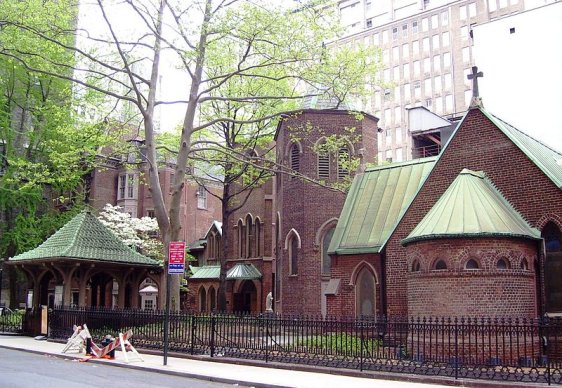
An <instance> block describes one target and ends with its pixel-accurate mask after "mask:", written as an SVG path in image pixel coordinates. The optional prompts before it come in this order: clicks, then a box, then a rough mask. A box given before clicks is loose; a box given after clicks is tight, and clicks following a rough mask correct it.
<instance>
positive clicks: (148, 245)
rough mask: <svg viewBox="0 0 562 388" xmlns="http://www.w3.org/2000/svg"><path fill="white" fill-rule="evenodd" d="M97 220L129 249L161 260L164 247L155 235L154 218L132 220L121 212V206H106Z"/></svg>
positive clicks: (127, 214) (155, 225) (156, 225)
mask: <svg viewBox="0 0 562 388" xmlns="http://www.w3.org/2000/svg"><path fill="white" fill-rule="evenodd" d="M98 219H99V220H100V221H101V223H102V224H104V225H105V226H107V227H108V228H109V229H110V230H111V231H112V232H113V233H115V235H116V236H117V237H118V238H119V239H120V240H121V241H123V242H124V243H125V244H126V245H128V246H130V247H131V248H134V249H137V250H139V251H140V252H141V253H142V254H144V255H147V256H150V257H154V258H156V259H160V260H163V256H164V255H163V253H164V246H163V244H162V241H160V239H158V238H156V237H155V235H156V234H157V233H158V230H159V229H158V222H157V221H156V219H155V218H151V217H142V218H134V217H131V215H130V214H129V213H125V212H123V208H122V207H121V206H113V205H111V204H109V203H108V204H106V205H105V206H104V208H103V211H101V212H100V214H99V216H98Z"/></svg>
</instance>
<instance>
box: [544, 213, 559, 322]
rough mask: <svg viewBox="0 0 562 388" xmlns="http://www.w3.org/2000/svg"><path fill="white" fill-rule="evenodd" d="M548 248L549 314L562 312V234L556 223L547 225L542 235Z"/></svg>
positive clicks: (546, 289) (546, 287)
mask: <svg viewBox="0 0 562 388" xmlns="http://www.w3.org/2000/svg"><path fill="white" fill-rule="evenodd" d="M541 236H542V238H543V239H544V244H545V248H546V255H545V256H546V260H545V268H544V280H545V281H544V283H545V294H546V308H547V312H549V313H560V312H562V282H561V281H560V279H561V278H562V233H561V232H560V228H559V227H558V226H557V225H556V224H555V223H554V222H549V223H547V224H546V225H545V226H544V228H543V230H542V233H541Z"/></svg>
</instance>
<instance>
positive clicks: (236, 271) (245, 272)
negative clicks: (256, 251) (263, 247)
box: [190, 263, 262, 280]
mask: <svg viewBox="0 0 562 388" xmlns="http://www.w3.org/2000/svg"><path fill="white" fill-rule="evenodd" d="M195 268H197V269H196V270H195ZM220 271H221V267H220V266H218V265H204V266H202V267H193V268H192V272H193V276H191V278H190V279H218V278H219V276H220ZM261 277H262V274H261V272H260V271H259V269H257V268H256V267H255V266H254V265H253V264H246V263H239V264H236V265H235V266H234V267H232V268H231V269H229V270H228V272H227V273H226V279H227V280H253V279H261Z"/></svg>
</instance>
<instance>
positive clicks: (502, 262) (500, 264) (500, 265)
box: [496, 257, 509, 270]
mask: <svg viewBox="0 0 562 388" xmlns="http://www.w3.org/2000/svg"><path fill="white" fill-rule="evenodd" d="M496 268H497V269H499V270H505V269H508V268H509V267H508V264H507V260H506V259H504V258H503V257H502V258H501V259H499V260H498V262H497V263H496Z"/></svg>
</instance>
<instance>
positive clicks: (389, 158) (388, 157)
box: [385, 150, 392, 163]
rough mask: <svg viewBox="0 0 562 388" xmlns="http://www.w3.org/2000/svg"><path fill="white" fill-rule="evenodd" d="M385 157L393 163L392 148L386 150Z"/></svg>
mask: <svg viewBox="0 0 562 388" xmlns="http://www.w3.org/2000/svg"><path fill="white" fill-rule="evenodd" d="M385 159H386V161H387V162H388V163H392V150H386V153H385Z"/></svg>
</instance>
